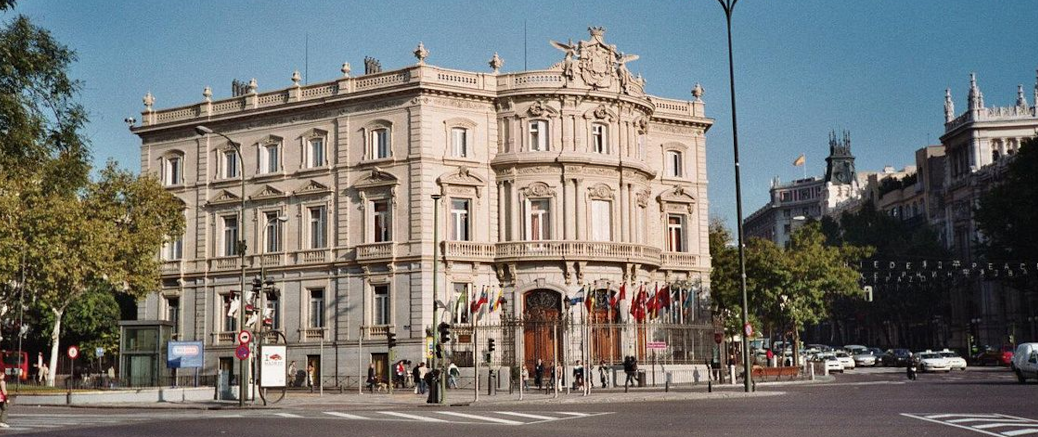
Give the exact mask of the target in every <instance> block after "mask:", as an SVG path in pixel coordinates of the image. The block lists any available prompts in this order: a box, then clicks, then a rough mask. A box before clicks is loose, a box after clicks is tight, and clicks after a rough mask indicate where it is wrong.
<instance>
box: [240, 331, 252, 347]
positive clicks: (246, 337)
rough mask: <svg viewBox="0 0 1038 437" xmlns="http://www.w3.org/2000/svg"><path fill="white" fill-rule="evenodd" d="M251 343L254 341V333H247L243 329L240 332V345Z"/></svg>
mask: <svg viewBox="0 0 1038 437" xmlns="http://www.w3.org/2000/svg"><path fill="white" fill-rule="evenodd" d="M250 341H252V333H251V332H249V331H246V330H244V329H242V330H241V331H240V332H238V343H240V344H249V342H250Z"/></svg>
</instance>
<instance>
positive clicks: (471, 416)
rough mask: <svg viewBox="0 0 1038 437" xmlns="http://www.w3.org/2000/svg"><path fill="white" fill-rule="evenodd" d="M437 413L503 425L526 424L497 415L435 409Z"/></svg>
mask: <svg viewBox="0 0 1038 437" xmlns="http://www.w3.org/2000/svg"><path fill="white" fill-rule="evenodd" d="M437 413H440V414H446V415H448V416H455V417H464V418H467V419H475V420H485V421H488V422H496V423H503V424H505V425H525V424H526V422H519V421H516V420H508V419H500V418H497V417H490V416H480V415H476V414H466V413H457V412H454V411H437Z"/></svg>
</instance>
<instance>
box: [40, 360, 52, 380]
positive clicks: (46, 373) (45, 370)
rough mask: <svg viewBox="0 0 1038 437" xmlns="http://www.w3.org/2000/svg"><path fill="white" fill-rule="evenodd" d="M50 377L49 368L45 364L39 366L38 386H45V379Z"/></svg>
mask: <svg viewBox="0 0 1038 437" xmlns="http://www.w3.org/2000/svg"><path fill="white" fill-rule="evenodd" d="M49 377H50V366H48V365H47V363H43V364H42V365H40V375H39V379H40V381H39V383H40V385H47V378H49Z"/></svg>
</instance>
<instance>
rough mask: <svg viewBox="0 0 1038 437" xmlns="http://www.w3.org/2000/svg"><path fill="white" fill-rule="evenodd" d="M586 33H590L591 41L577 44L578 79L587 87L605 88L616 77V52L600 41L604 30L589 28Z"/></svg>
mask: <svg viewBox="0 0 1038 437" xmlns="http://www.w3.org/2000/svg"><path fill="white" fill-rule="evenodd" d="M588 31H589V32H590V33H591V41H581V42H580V43H579V50H578V53H579V55H580V63H579V66H580V77H581V78H582V79H584V83H585V84H587V85H588V86H591V87H594V88H607V87H609V86H610V85H612V84H613V78H614V76H615V75H616V69H615V67H614V62H615V60H616V51H615V50H614V49H613V48H612V47H611V46H609V45H607V44H606V43H605V41H603V40H602V37H603V36H604V35H605V28H602V27H591V28H588Z"/></svg>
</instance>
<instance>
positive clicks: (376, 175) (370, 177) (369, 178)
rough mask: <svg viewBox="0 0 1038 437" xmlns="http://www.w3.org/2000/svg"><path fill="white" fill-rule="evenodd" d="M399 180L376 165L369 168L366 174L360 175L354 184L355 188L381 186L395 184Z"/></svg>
mask: <svg viewBox="0 0 1038 437" xmlns="http://www.w3.org/2000/svg"><path fill="white" fill-rule="evenodd" d="M399 182H400V180H399V179H397V177H396V176H393V174H391V173H389V172H387V171H384V170H382V169H380V168H378V167H375V168H373V169H371V171H370V172H368V174H366V175H364V176H362V177H361V178H360V179H359V180H357V183H356V184H355V185H356V186H357V188H367V187H382V186H387V185H396V184H398V183H399Z"/></svg>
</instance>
